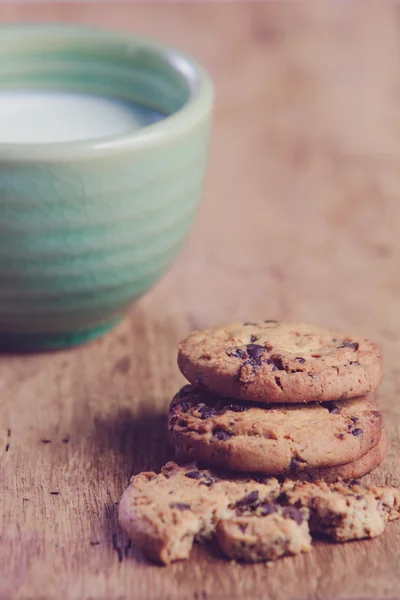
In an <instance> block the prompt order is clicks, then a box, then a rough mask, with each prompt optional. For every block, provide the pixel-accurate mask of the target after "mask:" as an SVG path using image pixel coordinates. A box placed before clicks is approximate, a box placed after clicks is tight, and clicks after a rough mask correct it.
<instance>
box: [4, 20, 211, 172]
mask: <svg viewBox="0 0 400 600" xmlns="http://www.w3.org/2000/svg"><path fill="white" fill-rule="evenodd" d="M68 34H71V35H74V36H77V37H79V36H81V37H84V39H85V42H86V43H87V39H88V36H90V39H91V40H93V42H94V43H95V42H96V41H97V42H100V43H101V42H103V43H107V42H115V43H120V44H121V43H123V44H126V50H127V51H128V52H129V49H132V46H133V45H134V47H135V48H136V49H137V48H138V47H140V48H143V49H145V50H149V51H151V52H153V53H154V52H156V53H157V54H158V55H159V57H160V59H161V60H162V61H164V62H165V63H166V64H168V66H169V67H172V68H173V69H174V70H175V71H176V72H177V73H178V74H179V76H180V78H181V80H183V81H185V83H186V85H187V87H188V91H189V97H188V99H187V100H186V101H185V103H184V104H183V105H182V106H181V107H180V108H179V109H178V110H176V111H175V112H173V113H172V114H170V115H166V116H165V117H164V118H162V119H160V120H159V121H157V122H155V123H152V124H150V125H146V126H144V127H142V128H140V129H139V130H132V131H131V132H128V133H122V134H116V135H111V136H107V137H102V138H96V139H92V140H78V141H60V142H43V143H31V142H29V143H1V142H0V161H2V162H22V163H25V162H27V163H37V162H44V163H46V162H63V161H68V160H71V161H74V160H84V159H97V158H99V159H100V158H103V157H105V156H106V157H110V155H114V154H121V153H122V154H125V153H131V152H133V151H137V150H138V149H140V150H146V149H149V150H150V149H152V148H154V147H159V146H162V145H164V144H168V142H169V141H170V140H171V139H174V138H179V137H180V136H182V135H185V134H186V133H188V132H190V131H191V130H192V129H193V128H195V127H196V126H197V125H198V124H200V123H202V122H203V121H204V120H206V119H207V118H208V117H209V116H210V114H211V111H212V107H213V102H214V87H213V84H212V81H211V78H210V76H209V75H208V73H207V71H206V70H205V69H204V67H203V66H202V65H201V64H200V63H198V62H197V61H196V60H195V59H194V58H192V57H191V56H190V55H188V54H186V53H184V52H181V51H180V50H177V49H176V48H174V47H173V46H169V45H168V44H165V43H163V42H159V41H157V40H154V39H152V38H149V37H144V36H138V35H135V34H131V33H129V32H126V31H118V30H113V29H107V28H102V27H93V26H88V25H84V24H83V25H81V24H73V23H72V24H69V23H57V22H55V23H54V22H53V23H10V24H4V25H0V40H1V42H2V43H3V44H4V47H5V48H6V44H7V40H6V37H7V36H8V35H10V37H11V39H12V41H13V45H15V39H16V38H15V36H16V35H18V36H20V37H21V39H22V40H24V39H25V40H26V36H27V35H31V36H32V37H37V36H41V37H46V36H47V37H49V38H53V37H54V36H57V37H59V36H60V35H65V36H68ZM67 39H68V38H67Z"/></svg>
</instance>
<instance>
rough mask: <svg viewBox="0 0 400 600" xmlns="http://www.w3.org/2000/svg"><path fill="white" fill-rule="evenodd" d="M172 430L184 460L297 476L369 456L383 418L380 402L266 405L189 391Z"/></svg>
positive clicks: (176, 403) (174, 412) (179, 399)
mask: <svg viewBox="0 0 400 600" xmlns="http://www.w3.org/2000/svg"><path fill="white" fill-rule="evenodd" d="M168 426H169V431H170V435H171V438H172V442H173V445H174V447H175V454H176V458H177V459H178V460H179V461H185V460H194V459H195V460H198V461H199V462H201V463H203V464H206V465H212V466H219V467H225V468H228V469H232V470H234V471H247V472H253V473H254V472H257V473H268V474H270V475H276V474H282V473H292V474H294V473H297V472H300V471H307V470H311V469H317V468H321V467H336V466H338V465H343V464H346V463H349V462H353V461H356V460H358V459H359V458H360V457H362V456H364V455H365V454H366V453H367V452H369V450H371V448H373V447H374V446H376V445H377V443H378V442H379V439H380V435H381V413H380V411H379V409H378V407H377V405H376V403H375V400H374V398H372V397H360V398H353V399H350V400H343V401H342V402H340V404H339V403H334V402H327V403H319V402H313V403H311V402H310V403H307V404H286V405H283V404H275V405H273V404H264V405H262V404H259V403H245V402H241V403H237V402H236V401H235V400H227V399H226V398H220V397H218V396H215V395H214V394H211V393H209V392H206V391H203V390H200V389H198V388H195V387H194V386H191V385H187V386H185V387H184V388H182V390H181V391H180V392H179V393H178V394H177V395H176V396H175V398H174V399H173V401H172V402H171V405H170V409H169V419H168Z"/></svg>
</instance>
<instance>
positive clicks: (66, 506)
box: [0, 0, 400, 600]
mask: <svg viewBox="0 0 400 600" xmlns="http://www.w3.org/2000/svg"><path fill="white" fill-rule="evenodd" d="M0 20H1V21H3V22H6V21H13V20H24V21H26V20H36V21H47V20H49V21H52V20H68V21H74V22H82V23H91V24H98V25H103V26H114V27H116V28H120V29H125V30H129V31H132V32H137V33H140V34H148V35H151V36H153V37H156V38H161V39H163V40H165V41H167V42H170V43H172V44H174V45H176V46H178V47H180V48H182V49H184V50H186V51H188V52H190V53H192V54H193V55H195V56H196V57H197V58H198V59H200V60H201V61H202V62H203V63H204V64H205V66H206V67H207V68H208V69H209V70H210V72H211V74H212V75H213V77H214V80H215V83H216V89H217V106H216V112H215V129H214V136H213V143H212V150H211V161H210V168H209V173H208V181H207V186H206V190H205V196H204V201H203V204H202V207H201V210H200V214H199V218H198V221H197V224H196V227H195V229H194V231H193V233H192V235H191V239H190V241H189V243H188V244H187V246H186V248H185V250H184V252H183V253H182V255H181V257H180V259H179V260H178V262H177V263H176V265H175V266H174V268H173V269H172V270H171V271H170V273H169V274H168V275H167V276H166V277H165V278H164V280H163V281H162V282H161V283H160V284H158V286H157V287H156V288H155V289H154V290H153V291H152V292H151V293H150V294H149V295H147V296H146V297H145V298H143V300H141V301H140V302H139V303H138V304H137V305H136V306H135V307H134V308H133V310H132V312H131V315H130V317H129V319H127V320H126V321H125V322H123V323H122V324H121V325H120V326H119V327H118V328H117V329H116V330H115V331H114V332H112V333H110V334H109V335H107V336H106V337H104V338H103V339H102V340H100V341H97V342H96V343H93V344H91V345H88V346H85V347H82V348H78V349H76V350H73V351H69V352H58V353H54V354H43V355H36V356H26V357H21V356H2V357H0V598H1V599H2V600H4V599H6V600H8V599H17V600H20V599H24V600H25V599H35V600H36V599H41V598H43V599H50V600H53V599H54V600H58V599H67V600H75V599H76V600H80V599H85V600H86V599H93V600H100V599H104V600H117V599H118V600H121V599H128V598H134V599H137V600H142V599H143V600H158V599H160V600H161V599H163V600H170V599H174V600H175V599H176V600H180V599H182V600H203V599H210V600H211V599H223V598H227V599H228V598H237V599H239V598H241V599H247V598H251V599H253V600H258V599H265V600H267V599H270V600H275V599H276V600H294V599H302V600H305V599H322V600H327V599H341V600H344V599H353V600H356V599H361V598H363V599H383V598H385V599H389V598H390V599H395V598H400V576H399V571H398V569H399V566H398V565H399V561H400V523H399V522H397V523H394V524H393V525H391V526H390V527H389V528H388V530H387V533H385V534H384V535H383V536H381V537H380V538H377V539H376V540H373V541H362V542H354V543H349V544H344V545H340V544H337V545H331V544H328V543H323V542H321V543H318V544H316V545H315V548H314V551H313V552H312V553H311V554H310V555H308V556H300V557H297V558H287V559H283V560H280V561H277V562H276V563H274V564H273V565H272V566H271V568H266V567H265V566H264V565H256V566H252V565H247V566H246V565H235V564H231V563H229V562H226V561H224V560H223V559H222V558H221V556H220V555H219V554H218V552H217V551H216V549H215V548H214V547H213V546H212V545H211V546H210V547H209V548H201V547H196V548H195V549H194V551H193V554H192V556H191V559H190V560H189V561H187V562H184V563H179V564H175V565H173V566H171V567H168V568H161V567H156V566H153V565H151V564H149V563H148V562H147V561H146V560H145V559H144V558H143V557H142V556H141V555H140V553H139V552H138V551H136V550H135V549H134V548H133V547H132V546H131V544H130V543H129V542H128V539H127V538H126V536H125V535H124V534H123V533H122V532H121V531H120V529H119V527H118V524H117V519H116V511H117V503H118V500H119V497H120V494H121V492H122V491H123V489H124V488H125V487H126V485H127V483H128V480H129V477H130V476H131V475H132V474H133V473H138V472H139V471H142V470H143V469H147V470H148V469H156V470H157V469H159V467H160V466H161V464H162V463H164V462H165V461H166V460H167V459H168V458H169V457H171V452H170V450H169V449H168V446H167V442H166V439H165V414H166V408H167V405H168V402H169V401H170V398H171V396H172V395H173V393H174V392H175V391H176V390H177V388H178V387H179V386H180V385H181V384H182V382H183V378H182V377H181V375H180V374H179V372H178V369H177V367H176V346H177V343H178V341H179V339H180V338H182V337H183V336H184V335H185V334H186V333H188V332H189V330H190V329H193V328H197V327H203V326H207V325H212V324H216V323H219V322H221V321H229V320H234V319H245V320H246V319H247V320H249V319H251V320H252V319H257V318H291V319H302V320H310V321H313V322H316V323H320V324H324V325H331V326H338V327H342V328H350V329H352V330H354V331H355V332H358V333H365V334H366V335H368V336H370V337H372V338H373V339H374V340H376V341H378V342H379V343H381V344H382V346H383V350H384V356H385V370H384V381H383V384H382V388H381V401H382V405H383V408H384V414H385V420H386V426H387V429H388V434H389V440H390V445H389V456H388V458H387V460H386V461H385V463H384V465H383V467H382V468H381V469H380V470H379V471H378V472H377V473H376V474H375V475H374V476H373V480H375V481H378V482H380V483H383V482H389V483H394V484H397V485H400V468H399V461H398V451H399V439H400V438H399V434H400V407H399V402H398V394H399V392H400V362H399V356H400V354H399V341H400V269H399V266H400V235H399V233H400V102H399V100H400V70H399V57H400V48H399V45H400V41H399V40H400V37H399V33H400V13H399V9H398V8H396V5H395V4H387V3H386V2H379V1H377V2H371V3H370V2H359V3H358V2H353V1H351V0H350V1H346V2H338V1H335V0H332V1H331V2H318V3H312V4H309V3H308V2H293V3H292V2H281V3H279V2H277V3H262V2H258V3H250V2H249V3H246V2H245V3H234V2H232V3H192V4H186V5H185V4H182V3H179V4H173V3H171V4H170V3H167V2H161V3H157V4H150V3H148V2H146V3H143V4H129V3H125V4H118V3H117V2H114V3H109V4H107V3H105V4H96V3H88V4H86V5H85V4H79V3H73V4H70V5H68V4H58V3H56V4H48V5H45V4H41V5H36V4H33V3H29V4H25V5H24V4H18V3H15V2H13V3H11V4H6V5H4V4H0ZM0 218H1V216H0Z"/></svg>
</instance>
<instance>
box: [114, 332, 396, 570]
mask: <svg viewBox="0 0 400 600" xmlns="http://www.w3.org/2000/svg"><path fill="white" fill-rule="evenodd" d="M381 362H382V360H381V353H380V350H379V348H378V346H376V345H375V344H374V343H373V342H370V341H368V340H365V339H356V338H354V337H351V336H349V335H345V334H343V333H340V332H337V331H331V330H327V329H322V328H319V327H315V326H312V325H306V324H303V323H285V322H281V323H280V322H277V321H262V322H246V323H236V324H233V325H228V326H224V327H219V328H213V329H207V330H204V331H196V332H194V333H192V334H191V335H190V336H189V337H188V338H187V339H185V340H184V341H183V342H182V343H181V345H180V348H179V356H178V364H179V367H180V369H181V371H182V373H183V374H184V375H185V377H186V378H187V379H188V380H189V382H190V385H187V386H185V387H184V388H182V390H180V392H178V393H177V394H176V396H175V398H174V399H173V401H172V403H171V405H170V408H169V433H170V437H171V440H172V443H173V446H174V449H175V456H176V459H177V461H178V462H179V463H180V466H179V465H178V464H176V463H172V462H170V463H168V464H167V465H165V467H163V469H162V472H161V473H160V474H156V473H154V472H146V473H141V474H139V475H137V476H136V477H133V478H132V480H131V485H130V486H129V487H128V489H127V490H126V491H125V493H124V494H123V497H122V499H121V502H120V506H119V519H120V523H121V525H122V527H123V528H124V529H125V530H126V532H127V533H128V534H129V536H130V537H131V539H132V540H133V541H134V543H135V544H136V545H137V546H138V547H140V548H141V549H142V550H143V551H144V552H145V553H146V554H147V555H148V556H149V557H150V558H152V559H154V560H156V561H158V562H161V563H164V564H168V563H170V562H171V561H174V560H177V559H182V558H187V556H188V554H189V552H190V549H191V546H192V544H193V541H195V540H197V541H202V540H204V539H209V538H211V537H216V539H217V541H218V543H219V545H220V548H221V550H222V551H223V553H224V554H225V555H226V556H228V557H229V558H233V559H236V560H247V561H260V560H271V559H275V558H278V557H280V556H285V555H288V554H292V555H293V554H298V553H300V552H307V551H309V550H310V549H311V538H312V536H313V535H314V533H315V534H318V535H320V534H321V533H323V534H324V535H326V536H327V537H329V538H330V539H332V540H334V541H346V540H350V539H361V538H363V537H374V536H376V535H379V534H380V533H382V532H383V530H384V529H385V526H386V523H387V522H388V521H391V520H394V519H397V518H399V517H400V492H399V490H396V489H394V488H378V487H370V488H366V487H364V486H362V485H361V484H360V483H359V482H358V481H356V479H355V478H359V477H361V476H363V475H365V474H366V473H368V472H370V471H371V470H372V469H373V468H375V467H376V466H378V464H379V463H380V462H381V461H382V459H383V458H384V456H385V452H386V438H385V435H384V433H383V431H382V420H381V413H380V411H379V408H378V405H377V403H376V398H375V390H376V388H377V387H378V385H379V382H380V379H381V373H382V364H381ZM345 480H348V481H345Z"/></svg>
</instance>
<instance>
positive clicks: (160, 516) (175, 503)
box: [119, 462, 280, 564]
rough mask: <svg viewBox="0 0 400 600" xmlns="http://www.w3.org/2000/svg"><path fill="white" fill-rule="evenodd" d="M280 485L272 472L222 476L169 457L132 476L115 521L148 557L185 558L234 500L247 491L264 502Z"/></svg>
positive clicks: (209, 533)
mask: <svg viewBox="0 0 400 600" xmlns="http://www.w3.org/2000/svg"><path fill="white" fill-rule="evenodd" d="M279 490H280V485H279V483H278V481H277V480H276V479H274V478H268V477H255V478H252V477H250V476H242V477H241V476H234V475H230V477H229V478H223V477H222V476H221V474H218V473H216V472H215V471H211V470H208V469H198V468H197V465H196V464H195V463H191V464H188V465H185V466H183V467H179V466H178V465H176V464H175V463H173V462H169V463H167V464H166V465H165V466H164V467H163V469H162V472H161V473H159V474H156V473H153V472H147V473H141V474H140V475H137V476H135V477H133V478H132V480H131V484H130V486H129V487H128V489H127V490H126V491H125V492H124V494H123V496H122V498H121V501H120V504H119V522H120V524H121V526H122V528H123V529H124V530H125V531H126V532H127V533H128V535H129V537H130V538H131V539H132V541H133V542H134V543H135V545H136V546H137V547H139V548H140V549H142V550H143V552H144V553H145V554H146V555H147V556H148V557H149V558H151V559H153V560H155V561H157V562H160V563H164V564H168V563H170V562H172V561H174V560H178V559H183V558H187V557H188V555H189V552H190V550H191V548H192V545H193V542H194V540H195V539H196V540H204V539H207V538H210V537H212V536H213V535H214V533H215V529H216V526H217V522H218V521H219V520H220V519H226V518H229V516H231V515H233V514H235V510H236V503H237V502H239V503H240V502H241V501H242V502H243V499H245V498H247V497H248V496H249V495H250V494H252V497H253V498H254V499H256V500H257V501H259V502H267V501H269V500H270V499H271V498H273V497H275V496H276V495H277V494H278V493H279ZM244 504H245V501H244ZM244 504H243V505H244Z"/></svg>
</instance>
